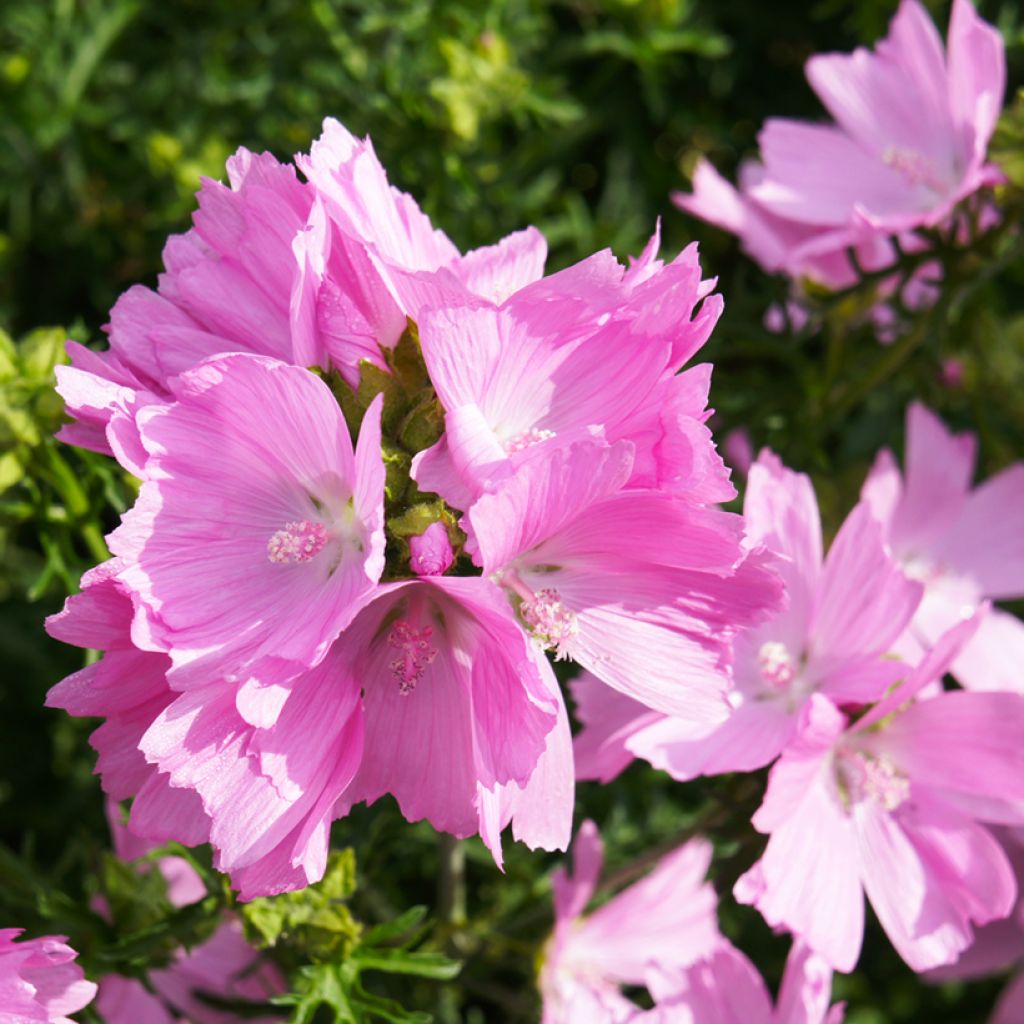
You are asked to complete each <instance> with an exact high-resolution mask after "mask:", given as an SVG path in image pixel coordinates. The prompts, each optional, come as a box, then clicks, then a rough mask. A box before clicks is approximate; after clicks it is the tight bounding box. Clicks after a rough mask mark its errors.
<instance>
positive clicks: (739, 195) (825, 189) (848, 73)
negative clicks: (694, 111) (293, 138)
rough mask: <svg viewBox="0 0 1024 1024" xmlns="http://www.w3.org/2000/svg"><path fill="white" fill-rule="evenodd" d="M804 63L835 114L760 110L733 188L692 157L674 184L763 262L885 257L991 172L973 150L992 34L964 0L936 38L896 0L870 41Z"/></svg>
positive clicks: (841, 271)
mask: <svg viewBox="0 0 1024 1024" xmlns="http://www.w3.org/2000/svg"><path fill="white" fill-rule="evenodd" d="M806 72H807V78H808V80H809V82H810V84H811V86H812V88H813V89H814V90H815V92H816V93H817V94H818V96H819V97H820V99H821V101H822V102H823V103H824V105H825V106H826V107H827V108H828V111H829V113H830V114H832V116H833V117H834V118H835V122H836V123H835V124H832V125H824V124H813V123H808V122H802V121H792V120H788V119H785V118H775V119H772V120H769V121H768V122H767V123H766V124H765V126H764V128H763V129H762V131H761V133H760V135H759V138H758V141H759V144H760V162H758V163H751V164H748V165H746V166H745V167H743V168H741V171H740V191H739V192H737V191H736V190H735V189H734V188H733V187H732V186H731V185H730V184H729V183H728V182H726V181H725V180H724V179H722V178H721V177H720V176H719V175H718V174H717V173H716V172H715V171H714V169H713V168H711V166H710V165H709V164H707V163H706V162H702V163H701V164H700V165H699V166H698V168H697V172H696V174H695V175H694V193H693V195H692V196H683V195H677V196H675V197H674V199H675V201H676V203H677V204H678V205H679V206H681V207H682V208H683V209H685V210H687V211H688V212H690V213H692V214H694V215H696V216H698V217H702V218H703V219H705V220H708V221H710V222H711V223H714V224H717V225H719V226H721V227H723V228H725V229H726V230H728V231H732V232H734V233H735V234H737V235H739V236H740V237H741V238H742V239H743V243H744V247H745V248H746V249H747V251H748V252H749V253H750V255H751V256H753V257H754V258H755V259H756V260H758V262H760V263H761V264H762V265H763V266H764V267H765V268H766V269H768V270H773V271H774V270H783V271H785V272H787V273H789V274H790V275H792V276H794V277H799V276H804V275H806V276H810V277H813V278H815V279H816V280H818V281H819V282H821V283H823V284H826V285H830V286H833V287H835V286H842V285H844V284H848V283H850V279H851V278H852V277H854V276H855V275H854V273H853V267H852V266H851V265H850V262H849V259H848V258H847V256H846V255H845V250H846V249H847V248H848V247H850V246H853V247H855V248H856V249H857V250H858V257H859V262H860V264H861V265H862V266H864V267H866V268H868V269H875V268H878V267H881V266H885V265H886V264H887V263H888V262H891V257H892V256H893V255H894V251H893V250H892V249H891V246H890V242H889V239H891V238H892V237H894V236H901V235H905V233H907V232H912V231H913V230H914V229H916V228H921V227H936V226H940V225H944V224H945V223H946V222H947V221H948V219H949V216H950V213H951V212H952V210H953V207H954V206H955V205H956V204H957V203H959V202H960V201H961V200H963V199H965V198H966V197H968V196H970V195H971V194H972V193H974V192H976V191H977V190H978V189H979V188H982V187H984V186H986V185H991V184H993V183H995V182H997V181H999V180H1001V174H1000V172H999V171H998V169H997V168H996V167H994V166H993V165H992V164H990V163H987V162H986V159H985V157H986V150H987V147H988V142H989V139H990V138H991V136H992V132H993V130H994V128H995V124H996V120H997V118H998V116H999V111H1000V108H1001V105H1002V99H1003V92H1004V89H1005V84H1006V58H1005V53H1004V46H1003V41H1002V37H1001V36H1000V34H999V32H998V31H997V30H996V29H995V28H994V27H993V26H991V25H989V24H987V23H986V22H984V21H982V20H981V19H980V18H979V17H978V16H977V13H976V12H975V10H974V7H973V6H972V5H971V3H970V2H969V0H954V4H953V12H952V16H951V19H950V25H949V40H948V48H947V49H946V51H944V50H943V46H942V40H941V38H940V37H939V34H938V32H937V31H936V28H935V25H934V24H933V23H932V20H931V18H930V17H929V15H928V13H927V11H926V10H925V8H924V6H923V5H922V4H921V3H919V2H918V0H903V2H902V3H901V4H900V8H899V11H898V12H897V14H896V16H895V18H894V19H893V21H892V23H891V25H890V27H889V35H888V36H887V38H886V39H884V40H883V41H882V42H880V43H879V44H878V45H877V47H876V48H875V50H874V51H869V50H866V49H857V50H855V51H854V52H853V53H852V54H840V53H835V54H818V55H816V56H814V57H812V58H811V59H810V60H809V61H808V62H807V68H806Z"/></svg>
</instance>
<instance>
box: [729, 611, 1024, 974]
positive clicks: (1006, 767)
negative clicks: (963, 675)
mask: <svg viewBox="0 0 1024 1024" xmlns="http://www.w3.org/2000/svg"><path fill="white" fill-rule="evenodd" d="M983 611H984V610H982V611H981V612H980V613H979V614H983ZM976 618H977V617H975V618H974V619H968V620H965V621H964V622H961V623H960V624H959V625H958V626H956V627H954V628H953V629H952V630H951V631H950V632H949V633H947V634H945V635H944V636H943V637H942V638H941V639H940V640H939V642H938V643H937V644H936V646H935V647H934V648H933V649H932V650H931V651H929V653H928V654H927V655H926V656H925V658H924V659H923V660H922V662H921V663H920V664H919V665H918V666H917V667H916V668H915V669H914V670H913V671H912V672H911V673H910V675H909V676H908V678H907V680H906V681H905V682H904V683H903V684H902V685H901V686H899V687H897V688H896V690H895V691H893V692H892V693H891V694H890V695H889V696H887V697H886V698H885V699H884V700H882V701H881V702H880V703H878V704H876V705H875V706H874V707H873V708H871V710H869V711H868V712H867V713H866V714H865V715H863V716H862V717H861V718H859V719H857V720H856V721H854V722H852V723H851V722H849V721H848V720H847V718H846V717H845V716H844V715H843V714H842V713H841V712H840V711H838V710H837V709H836V707H835V706H834V705H833V704H832V703H831V702H830V701H829V700H828V698H827V697H824V696H822V695H820V694H815V695H814V696H813V697H812V699H811V703H810V704H809V706H808V708H807V709H806V712H805V718H804V722H803V723H802V725H803V727H802V730H801V733H800V735H799V736H798V737H797V738H796V739H795V740H794V741H793V742H792V743H791V744H790V745H789V746H788V747H787V749H786V750H785V751H784V753H783V755H782V757H781V758H780V759H779V760H778V761H777V762H776V764H775V766H774V767H773V768H772V771H771V774H770V776H769V781H768V790H767V792H766V794H765V798H764V802H763V803H762V805H761V807H760V809H759V810H758V811H757V813H756V814H755V815H754V818H753V824H754V827H755V828H757V829H758V831H760V832H764V833H767V834H768V835H769V836H770V838H769V840H768V845H767V847H766V849H765V851H764V854H763V856H762V857H761V859H760V860H759V861H758V862H757V864H755V865H754V867H753V868H752V869H751V870H750V871H748V872H747V873H746V874H745V875H744V876H743V877H742V878H740V880H739V881H738V882H737V884H736V887H735V895H736V898H737V899H738V900H739V901H740V902H741V903H748V904H751V905H753V906H755V907H757V908H758V910H760V911H761V913H762V915H763V916H764V918H765V920H766V921H767V922H768V923H769V924H770V925H772V926H773V927H778V928H786V929H788V930H789V931H791V932H793V934H794V935H796V936H797V937H798V938H800V939H801V940H802V941H803V942H804V943H806V944H807V946H809V947H810V948H811V949H812V950H814V951H815V952H816V953H818V954H820V955H821V956H823V957H824V958H825V959H826V960H827V961H828V962H829V963H830V964H831V965H832V966H833V967H834V968H835V969H836V970H840V971H850V970H852V969H853V968H854V966H855V965H856V963H857V959H858V956H859V953H860V946H861V939H862V934H863V928H864V896H865V894H866V895H867V898H868V899H869V900H870V901H871V905H872V907H873V908H874V911H875V914H876V915H877V917H878V919H879V921H880V923H881V925H882V927H883V928H884V929H885V932H886V934H887V935H888V936H889V939H890V940H891V941H892V943H893V946H894V947H895V948H896V951H897V952H898V953H899V954H900V956H901V957H902V958H903V959H904V960H905V961H906V963H907V964H908V965H909V966H910V967H911V968H913V969H914V970H916V971H925V970H929V969H931V968H934V967H937V966H940V965H942V964H947V963H951V962H952V961H954V960H956V958H957V957H958V956H959V955H960V954H961V953H962V952H963V951H964V950H965V949H967V948H968V947H969V946H970V944H971V942H972V940H973V933H972V925H982V924H985V923H987V922H989V921H993V920H997V919H999V918H1003V917H1006V916H1007V915H1008V914H1009V913H1010V912H1011V910H1012V909H1013V906H1014V903H1015V901H1016V896H1017V889H1016V882H1015V879H1014V873H1013V869H1012V867H1011V865H1010V863H1009V861H1008V860H1007V857H1006V854H1005V853H1004V851H1003V849H1002V847H1001V846H1000V844H999V842H998V841H997V840H996V838H995V837H994V836H993V835H992V833H991V831H990V830H989V829H988V828H986V827H985V823H989V824H1011V825H1019V824H1021V823H1024V770H1022V769H1024V751H1022V748H1021V744H1020V737H1021V735H1022V730H1024V697H1021V696H1019V695H1018V694H1013V693H972V692H968V691H963V690H961V691H956V692H948V693H942V694H941V695H939V696H936V697H932V698H930V699H918V700H915V699H914V698H915V697H919V695H920V694H921V691H922V689H924V688H925V687H927V686H930V685H931V684H932V683H934V682H935V681H936V680H937V679H941V677H942V674H943V673H944V672H945V671H946V670H947V669H948V667H949V665H950V663H951V662H952V660H953V659H954V658H955V656H956V653H957V651H958V649H959V648H960V646H961V645H962V644H963V643H964V641H965V639H966V638H967V637H968V636H969V635H970V632H971V630H972V629H974V628H975V626H976Z"/></svg>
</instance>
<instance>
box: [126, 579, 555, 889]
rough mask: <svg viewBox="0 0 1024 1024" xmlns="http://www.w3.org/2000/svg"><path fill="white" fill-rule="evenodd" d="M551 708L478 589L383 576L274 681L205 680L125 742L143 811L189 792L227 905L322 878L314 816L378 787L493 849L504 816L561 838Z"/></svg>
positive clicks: (520, 832) (529, 831)
mask: <svg viewBox="0 0 1024 1024" xmlns="http://www.w3.org/2000/svg"><path fill="white" fill-rule="evenodd" d="M560 704H561V697H560V694H559V691H558V687H557V684H556V683H555V680H554V676H553V674H552V673H551V669H550V667H549V666H548V665H547V664H546V663H544V662H542V660H541V659H539V658H537V657H536V654H535V652H534V651H533V649H532V648H531V645H530V644H529V642H528V640H527V638H526V636H525V635H524V634H523V632H522V630H521V629H520V628H519V627H518V625H517V624H516V622H515V620H514V619H513V617H512V614H511V612H510V610H509V608H508V605H507V602H506V601H505V600H504V598H503V597H502V595H501V593H500V592H499V591H498V589H497V588H496V587H495V586H494V585H493V584H490V583H488V582H487V581H485V580H481V579H472V578H464V577H461V578H460V577H441V576H436V577H424V578H423V580H422V581H408V582H405V583H396V584H392V585H389V586H387V587H383V588H381V590H380V591H379V594H378V597H377V598H376V600H374V601H373V602H372V603H371V604H370V605H369V606H368V607H366V608H365V609H364V610H363V611H362V612H361V613H360V614H359V615H358V616H357V617H356V618H355V619H354V620H353V622H352V623H351V624H350V626H349V627H348V628H347V629H346V630H345V631H344V633H342V635H341V636H340V637H339V639H338V640H337V641H336V642H335V644H334V645H333V646H332V647H331V649H330V650H329V652H328V653H327V656H326V657H325V658H324V660H323V661H322V662H321V663H320V664H319V665H317V666H316V667H315V668H313V669H311V670H309V671H307V672H305V673H302V674H300V675H298V676H297V677H295V678H294V679H291V680H289V681H288V683H287V685H283V686H282V685H261V684H259V683H258V682H257V681H254V680H251V681H247V682H246V683H245V684H242V685H234V686H230V685H226V684H225V683H224V682H223V681H221V680H218V681H214V682H211V683H209V684H208V685H206V686H199V687H195V688H192V689H190V690H188V691H187V692H185V693H183V694H181V695H179V696H177V698H176V699H175V700H174V702H173V703H171V704H170V705H168V707H167V708H166V709H165V710H164V711H163V712H162V713H161V714H160V715H159V716H158V717H156V719H155V720H154V721H153V723H152V725H151V726H150V728H149V729H148V731H147V732H146V734H145V735H144V736H143V737H142V739H141V742H140V746H141V749H142V752H143V753H144V755H145V756H146V758H147V760H149V761H150V762H151V763H152V764H154V765H155V766H156V767H157V768H158V769H159V770H160V772H161V773H167V775H168V776H169V781H170V787H171V788H170V789H169V790H164V791H162V792H157V793H155V794H154V797H153V800H152V802H151V803H152V806H151V807H150V808H149V813H148V816H147V818H148V820H157V819H159V813H158V811H159V806H160V803H161V802H162V801H163V799H164V798H165V794H166V793H167V792H170V793H174V792H176V791H177V790H178V789H185V790H194V791H196V792H197V793H198V794H199V796H200V797H201V798H202V803H203V807H204V808H205V811H206V813H207V814H208V815H209V816H210V819H211V828H210V839H211V842H212V843H213V845H214V847H215V849H216V851H217V857H216V864H217V866H218V868H219V869H221V870H224V871H228V872H230V873H231V877H232V881H233V882H234V884H235V885H237V886H238V887H239V889H240V891H241V896H242V898H243V899H250V898H252V897H254V896H259V895H266V894H268V893H276V892H282V891H286V890H289V889H295V888H301V887H302V886H304V885H306V884H308V883H309V882H312V881H316V880H317V879H319V878H320V877H322V875H323V871H324V867H325V864H326V858H327V850H328V838H329V831H330V825H331V822H332V821H333V820H334V819H335V818H336V817H339V816H341V815H343V814H345V813H347V810H348V808H349V807H350V806H351V805H352V804H354V803H356V802H358V801H360V800H365V801H367V802H372V801H374V800H376V799H378V798H379V797H381V796H383V795H384V794H386V793H391V794H393V795H394V796H395V798H396V799H397V801H398V805H399V807H400V808H401V811H402V813H403V815H404V816H405V817H406V818H407V819H409V820H410V821H415V820H417V819H420V818H426V819H427V820H429V821H430V823H431V824H432V825H433V826H434V827H435V828H437V829H439V830H442V831H447V832H452V833H454V834H455V835H458V836H468V835H474V834H476V833H477V832H481V833H482V834H484V838H485V840H487V841H488V842H489V843H490V844H491V845H492V848H493V849H494V852H495V857H496V858H497V859H499V860H500V846H498V845H497V835H498V833H499V832H500V830H501V828H503V827H504V826H505V825H506V824H508V822H509V821H510V820H513V819H514V820H513V829H514V831H515V833H516V835H517V837H518V838H521V839H523V840H524V841H525V842H527V843H528V844H530V845H533V846H536V845H541V846H545V847H547V848H556V847H557V848H564V846H565V845H566V843H567V842H568V831H569V827H570V822H571V817H572V802H573V791H572V754H571V744H570V741H569V731H568V721H567V719H566V717H565V713H564V710H562V709H561V708H560ZM534 783H536V784H535V785H534V787H533V788H532V789H531V788H530V787H531V784H534ZM538 789H539V791H538ZM520 790H528V791H529V792H528V796H527V797H525V798H523V799H522V800H520V799H519V798H518V794H519V791H520ZM133 816H134V808H133ZM154 838H160V836H159V835H154Z"/></svg>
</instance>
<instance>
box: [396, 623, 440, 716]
mask: <svg viewBox="0 0 1024 1024" xmlns="http://www.w3.org/2000/svg"><path fill="white" fill-rule="evenodd" d="M433 632H434V630H433V628H432V627H431V626H424V627H423V629H422V630H421V631H420V632H419V633H417V632H416V627H415V626H413V625H412V624H411V623H410V622H408V621H407V620H406V619H399V620H398V621H397V622H396V623H395V624H394V626H392V627H391V632H390V633H388V644H389V646H391V647H394V648H396V649H397V650H398V651H400V652H401V653H400V654H399V656H398V657H397V658H395V660H394V661H392V662H391V663H390V664H389V665H388V668H390V669H391V671H392V672H394V674H395V676H396V677H397V678H398V692H399V693H400V694H401V695H402V696H403V697H408V696H409V694H410V693H412V691H413V690H415V689H416V684H417V683H418V682H419V681H420V680H421V679H422V678H423V673H424V672H426V670H427V666H428V665H430V663H431V662H432V661H433V660H434V659H435V658H436V657H437V648H436V647H434V645H433V644H431V642H430V638H431V636H432V635H433Z"/></svg>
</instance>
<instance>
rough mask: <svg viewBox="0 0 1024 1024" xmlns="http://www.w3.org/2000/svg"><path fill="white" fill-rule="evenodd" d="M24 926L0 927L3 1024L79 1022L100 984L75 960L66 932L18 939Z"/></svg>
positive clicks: (64, 1023)
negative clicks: (75, 1015)
mask: <svg viewBox="0 0 1024 1024" xmlns="http://www.w3.org/2000/svg"><path fill="white" fill-rule="evenodd" d="M22 931H23V929H21V928H0V1024H36V1022H38V1024H74V1022H73V1021H72V1020H70V1019H69V1018H68V1016H67V1015H68V1014H69V1013H75V1012H77V1011H78V1010H81V1009H82V1008H83V1007H85V1006H87V1005H88V1004H89V1003H91V1002H92V1000H93V996H95V995H96V986H95V985H94V984H93V983H92V982H91V981H86V980H85V975H84V974H83V972H82V968H81V967H79V966H78V965H77V964H75V963H72V961H73V960H74V959H75V957H77V956H78V954H77V953H76V952H75V951H74V950H73V949H72V948H71V947H70V946H69V945H67V937H66V936H64V935H44V936H43V937H42V938H40V939H24V940H22V941H20V942H19V941H16V940H17V939H18V936H19V935H21V934H22Z"/></svg>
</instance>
